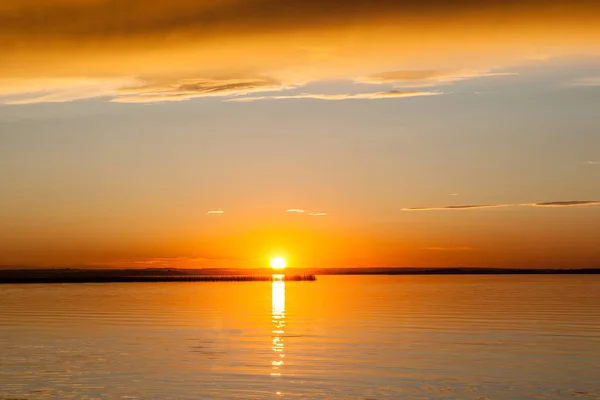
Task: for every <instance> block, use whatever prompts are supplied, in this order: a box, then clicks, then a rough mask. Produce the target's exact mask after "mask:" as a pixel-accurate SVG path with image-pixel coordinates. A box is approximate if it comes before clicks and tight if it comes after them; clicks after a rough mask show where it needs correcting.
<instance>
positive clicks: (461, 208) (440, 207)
mask: <svg viewBox="0 0 600 400" xmlns="http://www.w3.org/2000/svg"><path fill="white" fill-rule="evenodd" d="M519 205H520V204H469V205H460V206H438V207H408V208H403V209H402V211H433V210H473V209H478V208H497V207H514V206H519Z"/></svg>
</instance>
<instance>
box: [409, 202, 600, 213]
mask: <svg viewBox="0 0 600 400" xmlns="http://www.w3.org/2000/svg"><path fill="white" fill-rule="evenodd" d="M598 204H600V201H596V200H572V201H551V202H546V203H523V204H476V205H459V206H439V207H409V208H403V209H402V211H438V210H473V209H480V208H499V207H574V206H593V205H598Z"/></svg>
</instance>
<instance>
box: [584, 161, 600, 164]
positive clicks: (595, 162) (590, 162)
mask: <svg viewBox="0 0 600 400" xmlns="http://www.w3.org/2000/svg"><path fill="white" fill-rule="evenodd" d="M586 164H589V165H596V164H600V161H586Z"/></svg>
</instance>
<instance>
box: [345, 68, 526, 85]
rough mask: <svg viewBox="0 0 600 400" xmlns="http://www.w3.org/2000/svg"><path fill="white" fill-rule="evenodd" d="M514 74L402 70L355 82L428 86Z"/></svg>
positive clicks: (367, 77)
mask: <svg viewBox="0 0 600 400" xmlns="http://www.w3.org/2000/svg"><path fill="white" fill-rule="evenodd" d="M507 75H516V73H512V72H483V71H468V70H462V71H461V70H458V71H443V70H402V71H391V72H382V73H378V74H375V75H370V76H365V77H362V78H358V79H357V80H356V82H357V83H371V84H384V83H389V84H393V85H394V86H395V87H397V88H402V87H428V86H436V85H448V84H451V83H455V82H459V81H464V80H467V79H474V78H482V77H490V76H507Z"/></svg>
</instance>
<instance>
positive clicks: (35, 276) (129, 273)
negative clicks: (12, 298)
mask: <svg viewBox="0 0 600 400" xmlns="http://www.w3.org/2000/svg"><path fill="white" fill-rule="evenodd" d="M285 272H286V275H285V276H284V278H283V279H284V280H286V281H315V280H316V279H317V278H316V277H317V276H318V275H567V274H600V268H591V269H533V268H515V269H509V268H288V269H286V271H285ZM273 273H274V271H273V270H272V269H270V268H258V269H246V270H244V269H215V268H211V269H176V268H147V269H71V268H62V269H34V268H32V269H5V270H0V284H10V283H120V282H122V283H128V282H256V281H272V280H274V279H275V278H273V276H272V274H273Z"/></svg>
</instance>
